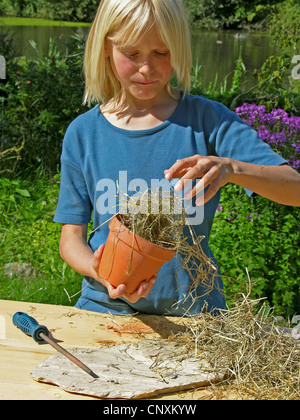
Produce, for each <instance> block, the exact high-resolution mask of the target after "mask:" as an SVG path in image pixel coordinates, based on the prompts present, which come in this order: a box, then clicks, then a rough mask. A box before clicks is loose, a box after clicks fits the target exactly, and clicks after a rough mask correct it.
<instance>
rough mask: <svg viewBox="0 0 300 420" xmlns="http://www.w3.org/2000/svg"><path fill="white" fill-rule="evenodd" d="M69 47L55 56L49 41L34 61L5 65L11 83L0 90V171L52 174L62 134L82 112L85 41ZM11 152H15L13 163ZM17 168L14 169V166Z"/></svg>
mask: <svg viewBox="0 0 300 420" xmlns="http://www.w3.org/2000/svg"><path fill="white" fill-rule="evenodd" d="M71 42H72V45H69V49H70V50H71V51H72V54H69V55H68V54H67V55H65V54H63V53H61V52H59V50H58V47H57V43H56V41H53V40H50V46H49V53H48V55H45V56H43V57H39V53H38V50H37V47H36V45H35V43H34V42H32V46H33V48H35V49H36V53H37V58H36V59H34V60H30V59H26V58H24V59H22V60H20V59H19V60H18V61H12V60H10V61H8V63H7V74H9V80H7V82H6V84H4V85H0V92H1V101H0V105H1V113H0V132H1V137H0V141H1V143H0V144H1V146H0V152H1V151H7V155H5V156H4V158H3V159H2V160H1V163H0V170H1V171H2V172H3V171H5V170H6V171H7V170H10V171H17V172H18V173H22V174H23V175H24V174H28V173H30V172H33V171H35V170H36V168H38V167H40V168H42V169H43V170H45V171H47V172H50V174H53V173H56V171H57V165H58V163H59V156H60V153H61V144H62V139H63V135H64V133H65V130H66V128H67V126H68V125H69V123H70V122H71V121H72V120H73V119H74V118H75V117H76V116H77V115H78V114H80V113H82V112H83V111H84V110H85V108H84V107H83V106H82V97H83V83H84V82H83V76H82V71H81V67H82V64H81V63H82V54H83V43H84V38H83V37H80V36H75V35H74V37H73V38H72V40H71ZM11 149H18V153H17V157H18V161H17V162H16V161H15V160H14V159H12V156H11V154H10V153H8V151H9V150H11ZM16 164H17V166H16Z"/></svg>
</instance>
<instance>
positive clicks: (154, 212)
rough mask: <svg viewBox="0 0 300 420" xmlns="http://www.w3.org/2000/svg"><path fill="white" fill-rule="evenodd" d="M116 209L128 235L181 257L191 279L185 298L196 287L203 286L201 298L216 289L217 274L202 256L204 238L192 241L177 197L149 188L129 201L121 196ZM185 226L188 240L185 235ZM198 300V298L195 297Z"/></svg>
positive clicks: (210, 262) (190, 229) (191, 233)
mask: <svg viewBox="0 0 300 420" xmlns="http://www.w3.org/2000/svg"><path fill="white" fill-rule="evenodd" d="M120 208H122V211H120V212H119V216H120V220H121V222H122V223H123V224H124V225H125V226H126V227H127V228H128V229H129V230H130V231H131V232H133V233H134V234H136V235H139V236H141V237H142V238H144V239H146V240H148V241H150V242H152V243H154V244H156V245H159V246H162V247H165V248H169V249H173V250H175V251H176V252H177V253H178V254H180V255H181V257H182V261H181V263H182V267H183V268H184V269H185V270H187V271H188V273H189V277H190V279H191V287H190V291H189V294H193V295H194V296H196V289H197V288H198V286H199V285H200V284H201V285H202V286H204V287H203V290H205V292H204V294H209V293H210V292H211V291H212V290H213V288H214V287H216V286H215V281H214V279H215V276H216V275H217V274H218V270H217V268H216V267H215V265H214V264H213V262H212V260H211V259H210V258H208V257H207V256H206V255H205V253H204V252H203V249H202V247H201V242H202V240H203V239H204V236H200V237H197V238H196V236H195V234H194V231H193V229H192V226H190V225H189V224H188V216H187V214H186V211H185V208H184V204H183V199H182V197H181V196H180V195H178V194H176V193H174V191H172V190H171V191H169V190H167V191H164V190H162V189H155V188H152V189H151V190H150V189H148V190H145V191H143V192H142V193H140V194H136V195H134V196H132V197H129V196H128V195H126V196H122V197H121V199H120ZM124 210H125V211H124ZM185 226H186V227H187V228H188V230H189V234H190V238H191V239H188V237H187V235H186V234H185V233H186V232H185V231H184V227H185ZM179 268H180V267H179ZM199 297H202V296H199V295H197V298H199Z"/></svg>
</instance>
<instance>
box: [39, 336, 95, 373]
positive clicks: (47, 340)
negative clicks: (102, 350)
mask: <svg viewBox="0 0 300 420" xmlns="http://www.w3.org/2000/svg"><path fill="white" fill-rule="evenodd" d="M39 336H40V337H41V338H42V339H43V340H44V341H46V343H48V344H50V346H52V347H54V348H55V349H56V350H57V351H59V352H60V353H61V354H63V355H64V356H66V357H67V358H68V359H69V360H71V362H73V363H75V365H77V366H78V367H80V368H81V369H83V370H84V371H85V372H86V373H88V374H89V375H90V376H92V377H93V378H99V376H98V375H96V373H94V372H93V371H92V370H91V369H90V368H88V367H87V366H86V365H85V364H84V363H82V362H81V361H80V360H78V359H77V358H76V357H75V356H73V354H71V353H69V352H68V351H67V350H66V349H64V348H63V347H61V346H60V345H59V344H57V343H56V342H55V341H53V340H52V339H51V338H49V337H48V336H47V335H46V334H44V333H42V332H41V333H40V334H39Z"/></svg>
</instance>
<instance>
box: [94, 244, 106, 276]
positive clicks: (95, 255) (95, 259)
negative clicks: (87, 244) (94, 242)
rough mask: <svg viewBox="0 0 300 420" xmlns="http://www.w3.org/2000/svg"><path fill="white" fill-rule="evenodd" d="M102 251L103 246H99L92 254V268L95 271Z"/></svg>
mask: <svg viewBox="0 0 300 420" xmlns="http://www.w3.org/2000/svg"><path fill="white" fill-rule="evenodd" d="M103 251H104V244H102V245H100V246H99V248H98V249H96V251H95V252H94V260H93V268H94V269H95V270H96V271H97V270H98V268H99V265H100V261H101V258H102V255H103Z"/></svg>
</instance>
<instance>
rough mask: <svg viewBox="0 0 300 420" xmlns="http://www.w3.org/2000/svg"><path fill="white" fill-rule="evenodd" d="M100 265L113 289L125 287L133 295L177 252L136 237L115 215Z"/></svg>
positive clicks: (100, 269)
mask: <svg viewBox="0 0 300 420" xmlns="http://www.w3.org/2000/svg"><path fill="white" fill-rule="evenodd" d="M109 230H110V231H109V234H108V237H107V241H106V244H105V248H104V251H103V255H102V258H101V262H100V267H99V274H100V276H101V277H102V278H103V279H105V280H107V281H108V282H109V283H110V284H112V285H113V286H118V285H119V284H126V286H127V292H129V293H132V292H134V291H135V290H136V289H137V287H138V286H139V284H140V283H141V282H142V281H143V280H146V281H149V280H150V279H151V277H152V276H153V275H154V274H155V273H156V272H157V271H158V270H159V269H160V268H161V267H162V265H163V264H164V263H165V262H167V261H170V260H171V259H172V258H173V256H174V255H175V251H173V250H170V249H167V248H163V247H161V246H158V245H155V244H153V243H152V242H149V241H147V240H146V239H144V238H142V237H140V236H138V235H134V234H133V233H132V232H131V231H130V230H129V229H127V228H126V227H125V226H124V225H123V224H122V223H121V222H120V220H119V219H118V217H117V216H114V217H113V218H112V219H111V221H110V223H109Z"/></svg>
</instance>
